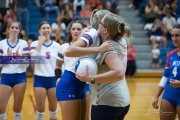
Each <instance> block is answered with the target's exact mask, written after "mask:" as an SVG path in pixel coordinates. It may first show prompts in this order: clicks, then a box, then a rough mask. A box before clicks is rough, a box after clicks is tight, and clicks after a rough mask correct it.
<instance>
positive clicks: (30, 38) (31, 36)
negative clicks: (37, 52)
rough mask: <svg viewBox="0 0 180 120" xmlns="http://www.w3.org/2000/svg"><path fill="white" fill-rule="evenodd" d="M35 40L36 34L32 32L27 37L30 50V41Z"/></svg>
mask: <svg viewBox="0 0 180 120" xmlns="http://www.w3.org/2000/svg"><path fill="white" fill-rule="evenodd" d="M35 40H36V36H35V35H34V34H30V35H29V36H28V38H27V43H28V47H29V50H30V46H31V43H32V42H33V41H35Z"/></svg>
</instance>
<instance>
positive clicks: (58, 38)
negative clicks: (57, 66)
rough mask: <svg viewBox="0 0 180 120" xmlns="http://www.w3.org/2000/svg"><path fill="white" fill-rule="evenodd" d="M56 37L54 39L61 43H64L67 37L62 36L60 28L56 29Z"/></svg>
mask: <svg viewBox="0 0 180 120" xmlns="http://www.w3.org/2000/svg"><path fill="white" fill-rule="evenodd" d="M54 37H55V39H54V41H56V42H57V43H59V44H60V45H62V44H64V41H65V39H63V37H62V36H61V30H60V28H59V29H57V30H56V33H55V36H54Z"/></svg>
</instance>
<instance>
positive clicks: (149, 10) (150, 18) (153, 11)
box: [145, 0, 160, 23]
mask: <svg viewBox="0 0 180 120" xmlns="http://www.w3.org/2000/svg"><path fill="white" fill-rule="evenodd" d="M159 14H160V13H159V8H158V7H157V6H156V5H155V4H154V1H153V0H148V4H147V5H146V6H145V16H146V18H145V19H146V23H153V22H154V20H155V19H156V18H158V17H159Z"/></svg>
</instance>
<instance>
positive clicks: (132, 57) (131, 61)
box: [126, 41, 136, 78]
mask: <svg viewBox="0 0 180 120" xmlns="http://www.w3.org/2000/svg"><path fill="white" fill-rule="evenodd" d="M127 59H128V61H127V68H126V77H127V78H129V77H130V78H133V77H134V73H135V72H136V49H135V48H134V47H133V46H132V43H131V42H130V41H128V42H127Z"/></svg>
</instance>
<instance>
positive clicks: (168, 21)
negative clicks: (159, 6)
mask: <svg viewBox="0 0 180 120" xmlns="http://www.w3.org/2000/svg"><path fill="white" fill-rule="evenodd" d="M162 22H163V25H164V26H165V29H166V36H168V38H169V39H170V35H171V30H172V28H173V27H174V26H175V25H176V19H175V18H174V17H173V16H172V11H171V10H168V11H167V12H166V16H165V17H164V18H163V20H162Z"/></svg>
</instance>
